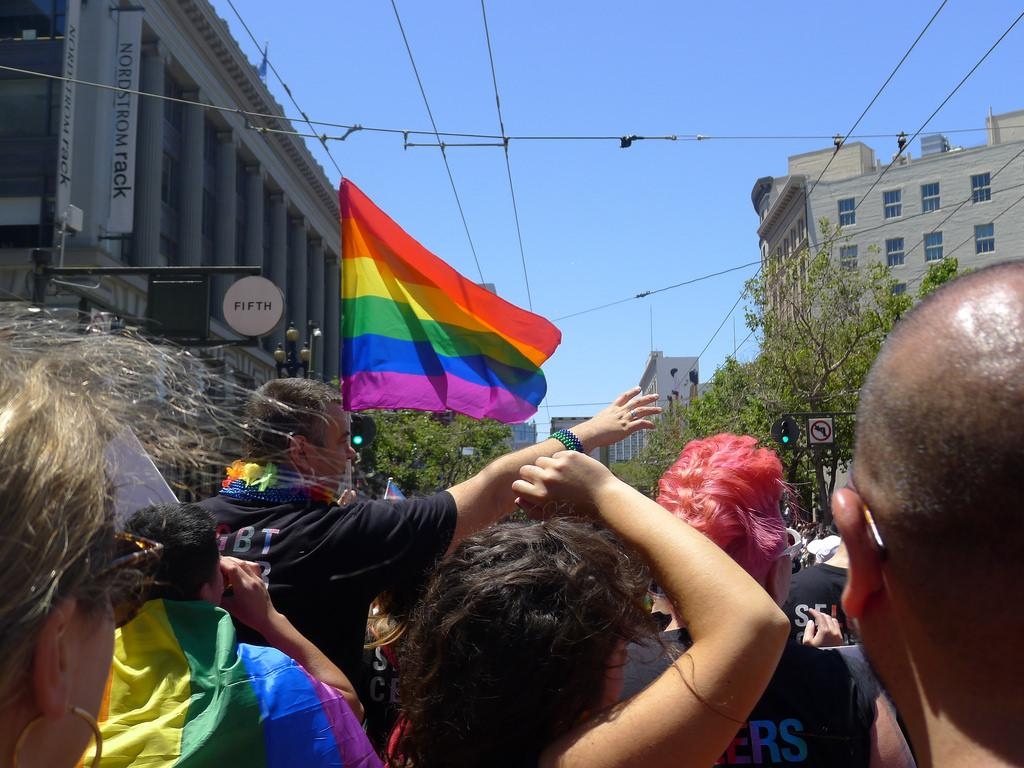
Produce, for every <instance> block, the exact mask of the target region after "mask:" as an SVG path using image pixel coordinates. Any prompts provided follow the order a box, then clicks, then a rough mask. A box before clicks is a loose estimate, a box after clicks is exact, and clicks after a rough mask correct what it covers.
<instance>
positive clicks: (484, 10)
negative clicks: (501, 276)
mask: <svg viewBox="0 0 1024 768" xmlns="http://www.w3.org/2000/svg"><path fill="white" fill-rule="evenodd" d="M480 13H481V14H482V15H483V19H484V37H486V38H487V58H488V60H489V61H490V62H491V82H492V83H494V104H495V106H496V107H497V109H498V127H499V128H500V129H501V136H502V142H501V143H502V144H503V145H504V147H505V170H506V172H507V173H508V190H509V194H511V195H512V213H513V215H514V216H515V220H516V236H517V237H518V238H519V259H520V261H522V263H523V280H524V281H525V282H526V300H527V302H528V303H529V306H530V311H531V312H532V311H533V295H532V294H531V293H530V275H529V274H528V273H527V271H526V252H525V251H524V250H523V230H522V228H521V227H520V226H519V206H518V205H517V204H516V187H515V184H513V183H512V164H511V162H509V157H508V139H507V138H505V118H504V117H502V114H501V97H500V96H499V95H498V75H497V73H496V72H495V70H494V52H493V51H492V50H491V31H490V29H489V28H488V26H487V6H486V5H485V4H484V0H480Z"/></svg>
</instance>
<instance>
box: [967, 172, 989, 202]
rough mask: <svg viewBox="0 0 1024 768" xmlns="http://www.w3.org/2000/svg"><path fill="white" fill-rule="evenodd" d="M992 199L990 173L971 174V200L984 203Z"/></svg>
mask: <svg viewBox="0 0 1024 768" xmlns="http://www.w3.org/2000/svg"><path fill="white" fill-rule="evenodd" d="M991 199H992V174H990V173H977V174H975V175H973V176H971V202H972V203H984V202H985V201H986V200H991Z"/></svg>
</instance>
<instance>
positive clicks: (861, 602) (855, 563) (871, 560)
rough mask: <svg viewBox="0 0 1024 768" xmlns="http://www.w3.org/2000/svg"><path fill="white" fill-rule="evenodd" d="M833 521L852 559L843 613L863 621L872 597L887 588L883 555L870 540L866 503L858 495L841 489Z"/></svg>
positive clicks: (836, 500)
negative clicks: (862, 618)
mask: <svg viewBox="0 0 1024 768" xmlns="http://www.w3.org/2000/svg"><path fill="white" fill-rule="evenodd" d="M832 517H833V519H834V520H835V523H836V526H837V527H838V528H839V535H840V536H841V537H842V540H843V543H844V544H846V551H847V554H848V555H849V558H850V567H849V570H848V572H847V575H846V587H845V589H843V610H844V611H846V615H847V616H852V617H853V618H860V617H861V616H862V615H863V613H864V607H865V605H867V603H868V601H869V600H870V599H871V597H872V595H874V594H876V593H878V592H881V591H882V590H883V589H884V588H885V583H884V581H883V579H882V559H881V555H880V553H879V551H878V549H877V548H876V546H875V544H874V542H873V541H872V539H871V533H870V531H869V530H868V526H867V520H866V519H865V517H864V502H863V500H862V499H861V497H860V496H859V495H858V494H857V492H856V491H854V490H852V489H850V488H842V489H840V490H838V491H836V492H835V493H834V494H833V495H832Z"/></svg>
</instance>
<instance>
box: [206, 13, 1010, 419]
mask: <svg viewBox="0 0 1024 768" xmlns="http://www.w3.org/2000/svg"><path fill="white" fill-rule="evenodd" d="M233 1H234V7H235V8H236V9H237V10H238V12H239V13H240V14H241V15H242V18H243V19H244V22H245V24H246V25H248V27H249V29H250V30H251V31H252V33H253V35H254V36H255V37H256V39H257V41H258V42H259V44H262V43H263V42H268V43H269V59H270V63H271V64H272V65H273V67H274V68H275V69H276V70H277V73H278V74H279V75H280V77H281V79H283V80H284V82H285V83H287V84H288V87H289V88H290V89H291V91H292V94H293V96H294V98H295V100H296V101H297V102H298V105H299V106H300V107H301V108H302V110H303V111H305V113H306V114H307V115H308V116H309V117H310V118H311V119H313V120H325V121H331V122H337V123H341V124H347V125H351V124H360V125H363V126H367V127H379V128H390V129H399V130H430V129H431V123H430V118H429V117H428V115H427V110H426V107H425V106H424V102H423V97H422V96H421V94H420V91H419V86H418V85H417V80H416V75H415V73H414V71H413V67H412V65H411V64H410V60H409V55H408V53H407V51H406V48H405V43H404V42H403V39H402V33H401V30H400V28H399V24H398V21H397V20H396V17H395V11H394V9H393V8H392V4H391V2H390V0H373V1H372V2H371V1H370V0H344V1H341V0H299V1H298V2H292V3H281V2H280V1H279V0H273V1H271V0H233ZM212 2H213V5H214V6H215V7H216V8H217V10H218V12H219V13H220V14H221V16H223V17H224V19H225V20H226V21H227V23H228V25H229V27H230V28H231V30H232V32H233V34H234V35H235V37H236V38H237V39H238V40H239V42H240V44H241V46H242V49H243V50H244V51H245V52H246V53H247V54H248V55H249V57H250V59H251V60H252V61H253V62H254V63H258V62H259V60H260V53H259V52H258V48H257V44H256V43H254V42H253V41H252V40H251V39H250V38H249V36H248V33H247V32H246V31H245V29H244V28H243V27H242V24H241V22H240V20H239V17H238V15H236V13H235V10H233V9H232V7H231V5H230V4H229V2H228V0H212ZM395 2H396V5H397V8H398V12H399V15H400V17H401V21H402V25H403V26H404V29H405V34H406V36H407V38H408V41H409V45H410V47H411V49H412V53H413V57H414V60H415V64H416V68H417V69H418V71H419V75H420V77H421V79H422V82H423V87H424V90H425V92H426V95H427V99H428V101H429V104H430V109H431V111H432V113H433V117H434V120H435V121H436V124H437V127H438V129H439V130H440V131H442V132H444V131H450V132H462V133H480V134H494V135H500V134H501V131H500V128H499V118H498V111H497V108H496V105H495V88H494V83H493V81H492V75H491V68H490V63H489V58H488V47H487V38H486V36H485V33H484V21H483V18H484V17H483V13H482V10H481V3H480V2H479V0H435V1H434V2H423V1H422V0H420V1H418V2H413V1H412V0H395ZM940 4H941V2H940V0H934V1H932V2H921V1H919V0H908V2H904V3H901V4H898V5H894V4H892V3H889V2H884V3H883V2H879V1H877V0H862V1H861V2H858V3H845V4H834V3H822V2H820V1H815V2H811V1H804V0H789V1H788V2H782V3H754V2H736V1H735V0H734V1H733V2H718V3H700V4H698V3H682V2H679V1H678V0H674V1H672V2H669V1H664V2H662V1H650V2H648V1H645V0H638V1H637V2H634V3H629V4H627V3H611V2H607V0H588V1H584V0H557V1H556V2H551V1H550V0H547V1H546V2H540V1H539V0H515V2H513V1H512V0H486V6H485V7H486V13H487V26H488V28H489V31H490V41H491V51H492V53H493V58H494V66H495V74H496V80H497V90H498V93H499V95H500V100H501V114H502V118H503V119H504V125H505V135H507V136H510V137H513V138H511V139H510V141H509V149H508V151H509V163H510V167H511V177H512V181H513V183H514V185H515V194H516V203H517V205H518V213H519V223H520V229H521V232H522V241H523V254H524V256H525V263H526V275H528V281H529V298H528V292H527V279H526V278H525V277H524V269H523V257H521V255H520V250H519V242H518V237H517V233H516V224H515V215H514V212H513V206H512V198H511V194H510V191H509V178H508V172H507V170H506V165H505V155H504V152H503V150H502V148H501V147H500V146H487V147H458V146H450V147H449V148H448V149H447V157H448V161H449V165H450V168H451V174H452V177H453V178H454V182H455V188H456V190H457V191H458V195H459V199H460V200H461V203H462V208H463V210H464V212H465V218H466V225H467V227H468V230H469V235H470V237H471V238H472V242H473V245H474V246H475V250H476V258H474V255H473V251H472V249H471V247H470V243H469V239H468V238H467V235H466V229H465V228H464V226H463V222H462V219H461V218H460V215H459V211H458V207H457V204H456V201H455V196H454V195H453V193H452V189H451V184H450V182H449V179H448V172H447V170H446V169H445V166H444V163H443V161H442V158H441V153H440V152H439V151H438V149H437V148H436V147H410V148H404V146H403V138H402V136H401V134H395V133H384V132H371V131H365V130H364V131H359V132H355V133H353V134H352V135H351V136H349V137H348V139H346V140H345V141H343V142H342V141H331V142H329V146H330V149H331V154H332V155H333V158H334V161H333V162H332V160H331V158H329V157H328V156H327V154H326V153H325V152H324V151H323V150H322V148H320V147H319V146H318V143H317V142H315V141H311V142H309V144H310V147H311V149H312V151H313V152H314V154H315V156H316V157H317V158H318V159H319V160H320V162H321V163H322V164H323V167H324V170H325V171H326V173H327V175H328V177H329V178H330V179H331V181H332V182H334V183H335V184H336V183H337V182H338V180H339V173H338V171H337V169H336V168H335V165H334V163H335V162H336V163H337V165H338V167H340V169H341V171H342V172H343V173H344V174H345V176H346V177H348V178H350V179H352V181H354V182H355V183H356V184H357V185H358V186H359V187H360V188H361V189H362V190H363V191H364V192H366V194H368V195H369V196H370V197H371V198H372V199H373V200H374V201H375V202H376V203H377V204H378V205H379V206H380V207H381V208H382V209H383V210H385V211H386V212H388V213H389V214H390V215H391V216H392V218H394V219H395V220H396V221H397V222H398V223H399V224H400V225H401V226H402V227H403V228H405V229H406V231H408V232H409V233H410V234H411V235H412V236H413V237H415V238H416V239H417V240H419V241H420V242H421V243H423V244H424V245H425V246H426V247H427V248H429V249H430V250H432V251H433V252H434V253H436V254H437V255H438V256H440V257H441V258H443V259H444V260H445V261H447V262H448V263H449V264H451V265H452V266H453V267H455V268H456V269H457V270H459V271H460V272H462V273H463V274H464V275H466V276H467V277H469V278H472V279H474V280H479V278H480V275H481V273H482V276H483V279H484V280H485V281H487V282H492V283H495V284H496V286H497V289H498V292H499V293H500V294H501V295H502V296H503V297H505V298H506V299H508V300H509V301H512V302H513V303H515V304H518V305H520V306H523V307H528V306H529V299H530V298H532V305H533V310H534V311H535V312H537V313H539V314H541V315H544V316H545V317H547V318H549V319H551V320H553V321H554V322H555V324H556V325H557V326H558V327H559V328H560V330H561V331H562V336H563V338H562V344H561V346H560V347H559V349H558V350H557V351H556V352H555V354H554V356H553V357H552V358H551V360H549V361H548V363H547V364H546V365H545V366H544V371H545V374H546V376H547V380H548V396H547V398H546V399H545V401H544V402H543V403H542V404H541V408H540V410H539V412H538V413H537V416H536V421H537V426H538V432H539V434H540V435H541V436H543V435H545V434H546V433H547V431H548V423H549V420H550V417H551V416H574V415H589V414H592V413H594V412H595V411H597V410H598V409H599V408H600V406H601V404H603V403H606V402H607V401H609V400H610V399H611V398H612V397H614V395H616V394H617V393H618V392H620V391H622V390H624V389H627V388H628V387H630V386H632V385H633V384H635V383H636V382H637V379H638V378H639V376H640V374H641V372H642V370H643V367H644V364H645V363H646V361H647V358H648V355H649V353H650V350H651V349H652V348H653V349H659V350H662V351H664V352H665V354H666V355H697V354H698V353H700V352H701V351H702V350H703V349H704V348H705V346H707V350H706V351H705V352H704V353H703V355H702V356H701V360H700V369H701V378H702V379H704V380H707V379H710V378H711V376H712V374H713V373H714V371H715V369H716V368H717V367H718V366H719V365H720V364H721V363H722V361H723V360H724V359H725V357H726V356H727V355H730V354H732V353H733V352H734V345H737V346H738V347H739V348H738V349H737V350H735V351H736V353H737V356H738V357H739V358H740V359H750V358H751V357H753V356H754V355H756V353H757V346H756V339H748V331H747V329H746V327H745V325H744V321H743V314H742V307H743V304H742V303H741V304H740V306H739V307H738V308H737V310H736V311H735V312H734V314H733V315H732V317H729V318H727V317H726V315H727V313H728V312H729V309H730V308H731V307H732V306H733V305H734V303H735V302H736V300H737V298H738V297H739V296H740V293H741V291H742V288H743V283H744V281H745V280H746V279H748V278H749V277H751V276H753V274H754V272H755V271H756V267H748V268H745V269H742V270H739V271H735V272H730V273H729V274H726V275H722V276H720V277H714V278H711V279H708V280H705V281H703V282H700V283H697V284H694V285H690V286H682V287H678V288H674V289H671V290H665V291H661V292H659V293H656V294H654V295H652V296H649V297H647V298H643V299H633V298H631V297H633V296H635V295H636V294H638V293H641V292H643V291H657V290H658V289H662V288H666V287H667V286H671V285H674V284H676V283H680V282H683V281H686V280H690V279H692V278H695V277H700V276H702V275H707V274H710V273H714V272H719V271H722V270H726V269H729V268H732V267H737V266H739V265H742V264H746V263H748V262H754V261H756V260H757V259H758V242H757V234H756V228H757V216H756V215H755V213H754V210H753V208H752V206H751V203H750V191H751V188H752V187H753V184H754V182H755V180H756V179H757V178H758V177H760V176H768V175H772V176H781V175H784V174H785V172H786V158H787V157H788V156H789V155H791V154H797V153H800V152H808V151H812V150H815V149H821V148H824V147H829V146H831V139H830V138H828V137H831V136H832V135H834V134H836V133H842V134H845V133H846V132H847V131H848V130H849V129H850V127H851V126H852V125H853V123H854V121H855V120H856V119H857V117H858V116H859V115H860V114H861V112H862V111H863V110H864V108H865V107H866V106H867V105H868V103H869V102H870V101H871V99H872V97H873V96H874V95H875V92H876V91H877V90H878V89H879V87H880V86H881V85H882V83H883V82H884V81H885V79H886V78H887V77H888V76H889V74H890V73H891V72H892V70H893V68H894V67H895V66H896V64H897V63H898V62H899V60H900V58H901V57H902V56H903V54H904V53H905V52H906V51H907V49H908V48H909V47H910V45H911V44H912V43H913V41H914V39H915V38H916V37H917V36H918V34H919V33H920V32H921V30H922V29H923V28H924V26H925V24H926V23H927V22H928V20H929V18H931V16H932V15H933V14H934V13H935V11H936V9H937V8H939V6H940ZM1021 10H1022V9H1021V8H1019V7H1016V6H1014V5H1012V4H1009V3H1005V2H1000V1H999V0H991V1H989V0H986V2H977V1H976V0H950V1H949V2H947V3H946V4H945V6H944V7H943V8H942V10H941V12H940V13H939V14H938V16H937V18H936V19H935V21H934V23H933V24H932V26H931V27H930V28H929V30H928V32H927V33H926V34H925V35H924V37H923V38H922V39H921V41H920V42H919V43H918V44H917V46H916V48H915V49H914V51H913V52H912V53H911V54H910V56H909V58H908V59H907V61H906V62H905V63H904V64H903V66H902V67H901V69H900V71H899V72H898V73H897V74H896V76H895V77H894V78H893V79H892V81H891V82H890V83H889V85H888V86H887V87H886V88H885V90H884V91H883V93H882V94H881V96H880V97H879V98H878V100H877V102H876V103H875V104H874V106H873V107H872V108H871V109H870V110H869V112H868V113H867V115H866V116H865V118H864V119H863V121H862V122H861V124H860V125H859V126H858V128H857V130H856V132H855V134H854V139H856V138H858V137H860V140H862V141H864V142H865V143H867V144H869V145H870V146H872V147H874V148H875V150H876V152H877V155H878V157H879V158H883V159H887V158H889V157H890V156H891V154H892V153H894V152H895V151H896V139H895V136H896V134H898V133H899V132H900V131H905V132H906V133H907V135H908V136H910V135H912V134H913V133H914V132H916V131H917V130H918V129H919V128H921V126H922V124H923V123H924V122H925V121H926V120H927V119H928V117H929V115H931V114H932V112H933V111H934V110H935V109H936V108H937V107H938V106H939V105H940V104H941V103H942V101H943V100H944V99H946V97H947V96H948V95H949V94H950V92H951V91H952V90H953V89H954V88H955V86H956V85H957V83H959V82H960V80H961V79H962V78H963V77H964V76H965V75H966V74H967V73H968V72H969V71H970V70H971V68H972V67H974V66H975V65H976V64H977V62H978V61H979V59H981V58H982V56H984V54H985V52H986V51H987V50H988V49H989V48H990V47H991V46H992V44H993V43H995V42H996V40H997V39H998V38H999V37H1000V35H1002V34H1003V33H1004V32H1005V31H1006V29H1007V28H1008V27H1010V25H1011V24H1012V23H1013V22H1014V20H1015V19H1016V18H1017V17H1018V15H1019V14H1020V13H1021ZM1022 71H1024V21H1022V22H1021V23H1019V24H1018V25H1017V26H1016V27H1014V28H1013V29H1012V30H1011V31H1010V33H1009V34H1008V35H1007V36H1006V38H1005V39H1004V40H1003V41H1002V42H1001V43H1000V44H999V45H998V46H997V47H996V49H995V50H994V51H993V52H992V53H991V54H990V55H989V56H988V58H987V59H986V60H985V61H984V63H982V64H981V66H980V67H979V68H978V69H977V71H976V72H975V73H974V74H973V75H971V77H970V78H969V79H968V80H967V82H966V83H965V84H964V85H963V86H962V87H961V88H960V89H959V90H958V91H957V92H956V94H955V95H953V97H952V98H951V99H950V100H949V102H948V103H947V104H946V105H945V106H944V107H943V108H942V110H941V111H940V112H939V113H938V114H937V115H936V116H935V117H934V118H933V119H932V121H931V122H930V123H929V124H928V126H927V128H926V129H925V131H924V132H925V133H932V132H945V133H947V135H948V136H949V138H950V140H951V142H952V143H953V144H954V145H962V146H975V145H979V144H983V143H984V141H985V134H984V125H985V116H986V114H987V112H988V110H989V109H990V108H991V109H992V110H993V112H995V113H997V114H998V113H1000V112H1010V111H1014V110H1017V109H1024V91H1022V89H1021V88H1020V82H1021V80H1020V73H1021V72H1022ZM267 83H268V86H269V87H270V89H271V91H272V92H273V93H274V94H275V95H276V96H277V98H278V100H279V101H280V103H281V104H282V105H283V106H284V107H285V111H286V113H287V114H297V110H296V109H295V108H294V107H293V105H292V103H291V101H290V100H289V99H288V97H287V95H286V94H285V92H284V89H283V87H282V86H281V83H280V82H279V81H278V79H277V77H275V75H274V73H273V72H270V73H268V78H267ZM295 126H296V128H301V127H302V126H301V124H300V123H298V122H296V123H295ZM318 130H320V131H326V132H327V133H328V134H330V135H340V134H341V133H343V132H344V130H343V129H340V128H330V127H324V128H318ZM633 134H635V135H639V136H652V137H653V136H667V135H676V136H679V137H680V140H677V141H662V140H653V139H649V140H645V141H636V142H634V143H633V145H632V146H631V147H629V148H628V149H622V148H620V146H619V142H618V140H613V139H606V140H591V139H587V138H585V137H603V136H607V137H617V136H623V135H633ZM695 134H701V135H703V136H710V137H745V138H710V139H707V140H703V141H694V140H684V139H683V137H692V136H694V135H695ZM873 134H880V136H878V137H875V136H873ZM525 136H572V137H580V138H577V139H573V140H557V141H554V140H525V139H517V138H515V137H525ZM782 137H806V138H782ZM815 137H820V138H815ZM409 140H410V141H417V142H422V143H428V142H430V141H431V137H426V136H420V137H411V138H410V139H409ZM446 141H448V142H451V143H453V144H454V143H457V142H460V141H478V140H474V139H458V138H451V137H449V138H446ZM485 141H486V140H485ZM910 151H911V154H912V156H915V157H916V156H918V155H919V154H920V146H919V142H918V141H915V142H914V143H913V145H912V146H911V147H910ZM477 261H478V262H479V269H478V267H477ZM613 302H622V303H618V304H616V305H614V306H611V307H607V308H605V309H599V310H595V311H590V312H585V313H584V314H579V315H576V316H575V317H570V318H565V316H566V315H571V314H575V313H578V312H584V311H585V310H591V309H593V308H596V307H601V306H603V305H606V304H611V303H613ZM559 318H565V319H559ZM723 321H724V326H723V327H722V329H721V331H720V332H719V333H718V335H717V337H715V338H714V340H712V336H713V334H714V333H715V330H716V328H718V326H719V325H720V324H722V323H723ZM734 329H735V330H734ZM745 339H746V343H742V344H741V342H744V340H745ZM709 342H710V344H709Z"/></svg>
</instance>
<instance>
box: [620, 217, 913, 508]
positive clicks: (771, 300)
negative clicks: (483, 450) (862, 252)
mask: <svg viewBox="0 0 1024 768" xmlns="http://www.w3.org/2000/svg"><path fill="white" fill-rule="evenodd" d="M820 226H821V230H822V232H823V233H824V238H823V245H822V247H821V248H820V249H819V250H818V251H817V252H816V253H813V254H811V253H809V252H808V251H807V250H803V251H799V252H797V253H796V254H794V255H792V256H790V257H787V258H785V259H778V258H772V259H769V260H767V261H766V262H765V264H764V266H763V268H762V271H761V272H760V273H758V275H757V276H756V277H755V278H754V279H752V280H750V281H749V282H748V283H747V292H748V295H749V297H750V300H751V306H750V308H749V310H748V312H747V315H746V321H747V326H748V328H750V330H751V331H752V332H754V333H757V334H758V337H759V339H760V341H761V351H760V354H759V355H758V357H757V359H755V360H753V361H751V362H747V363H741V362H739V361H738V360H736V359H734V358H728V359H727V360H726V361H725V363H723V365H722V366H721V367H720V368H719V369H718V370H717V371H716V372H715V375H714V376H713V377H712V379H711V381H710V386H709V388H708V390H707V391H706V392H705V393H704V394H703V395H701V397H699V398H697V399H696V400H694V401H693V402H692V403H690V404H689V405H688V406H687V407H686V408H685V409H683V410H682V412H681V413H679V414H678V415H676V416H673V417H672V418H668V419H664V418H663V419H662V421H661V422H660V423H659V425H658V427H657V429H656V430H655V432H654V434H653V435H652V436H651V437H650V439H649V441H648V445H647V448H646V449H645V451H643V452H642V453H641V455H640V457H639V459H638V463H639V464H640V465H642V470H641V469H637V470H635V472H634V474H636V475H638V476H640V477H642V478H643V479H644V481H645V482H647V483H650V480H647V479H646V475H644V474H643V472H644V471H646V472H648V473H653V472H655V471H657V473H658V474H659V475H660V473H661V471H663V470H664V469H665V467H667V466H668V464H669V463H670V462H671V461H672V460H674V459H675V456H676V455H678V452H679V450H680V449H681V448H682V446H683V445H684V444H685V442H686V441H688V440H692V439H696V438H701V437H706V436H708V435H713V434H717V433H719V432H733V433H737V434H749V435H753V436H754V437H757V438H758V439H759V440H760V442H761V443H763V444H765V445H769V446H771V447H773V448H774V447H777V446H775V445H774V443H773V441H772V439H771V435H770V432H771V425H772V423H773V422H774V420H775V419H776V418H778V417H779V416H780V415H782V414H784V413H815V412H828V413H837V412H838V413H840V414H844V415H841V416H839V417H837V421H836V424H835V434H836V440H837V442H836V446H835V447H834V448H832V449H820V448H816V449H811V448H808V447H806V437H804V438H803V439H802V440H801V441H800V442H801V443H802V447H798V448H797V449H794V450H780V457H781V458H782V461H783V464H784V466H785V469H786V478H787V481H788V482H789V483H790V484H791V485H793V486H794V487H795V488H796V489H797V490H798V491H799V492H800V495H801V498H802V507H803V508H804V509H805V510H809V509H814V508H815V507H817V508H818V509H819V510H820V511H821V514H822V516H823V517H824V519H826V520H827V519H828V518H829V515H830V512H829V509H828V504H827V503H822V500H823V499H825V498H827V497H828V495H830V494H831V492H832V491H833V490H834V486H835V478H836V475H837V473H838V469H839V467H840V466H845V465H846V464H847V463H848V462H849V460H850V456H851V448H852V436H853V420H852V415H845V414H852V413H853V412H854V411H856V407H857V400H858V393H859V390H860V387H861V384H862V383H863V381H864V377H865V375H866V374H867V371H868V369H869V368H870V366H871V363H872V362H873V361H874V359H875V357H876V356H877V354H878V351H879V349H880V348H881V345H882V342H883V341H884V340H885V337H886V335H887V334H888V333H889V331H890V330H891V329H892V326H893V325H894V324H895V322H896V321H897V320H898V319H899V317H900V315H901V314H902V313H904V312H905V311H906V310H907V308H908V307H909V306H910V304H911V299H910V297H909V296H907V295H906V294H896V293H894V290H895V287H896V280H895V279H894V278H893V277H892V275H891V273H890V270H889V268H888V267H886V266H885V265H883V264H881V263H877V262H876V263H871V264H867V265H863V266H862V267H861V268H860V269H847V268H843V267H840V266H839V263H838V260H837V259H835V258H834V255H833V249H834V248H835V247H837V246H838V245H839V244H840V243H841V242H842V241H843V237H842V234H841V233H840V232H838V231H835V230H833V229H832V228H831V226H830V225H829V224H828V222H827V221H822V222H821V223H820ZM800 421H801V422H802V423H801V428H802V429H804V430H805V429H806V423H805V422H803V420H802V419H801V420H800ZM826 470H827V473H828V481H827V482H826V478H825V474H826ZM815 502H817V503H815Z"/></svg>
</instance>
